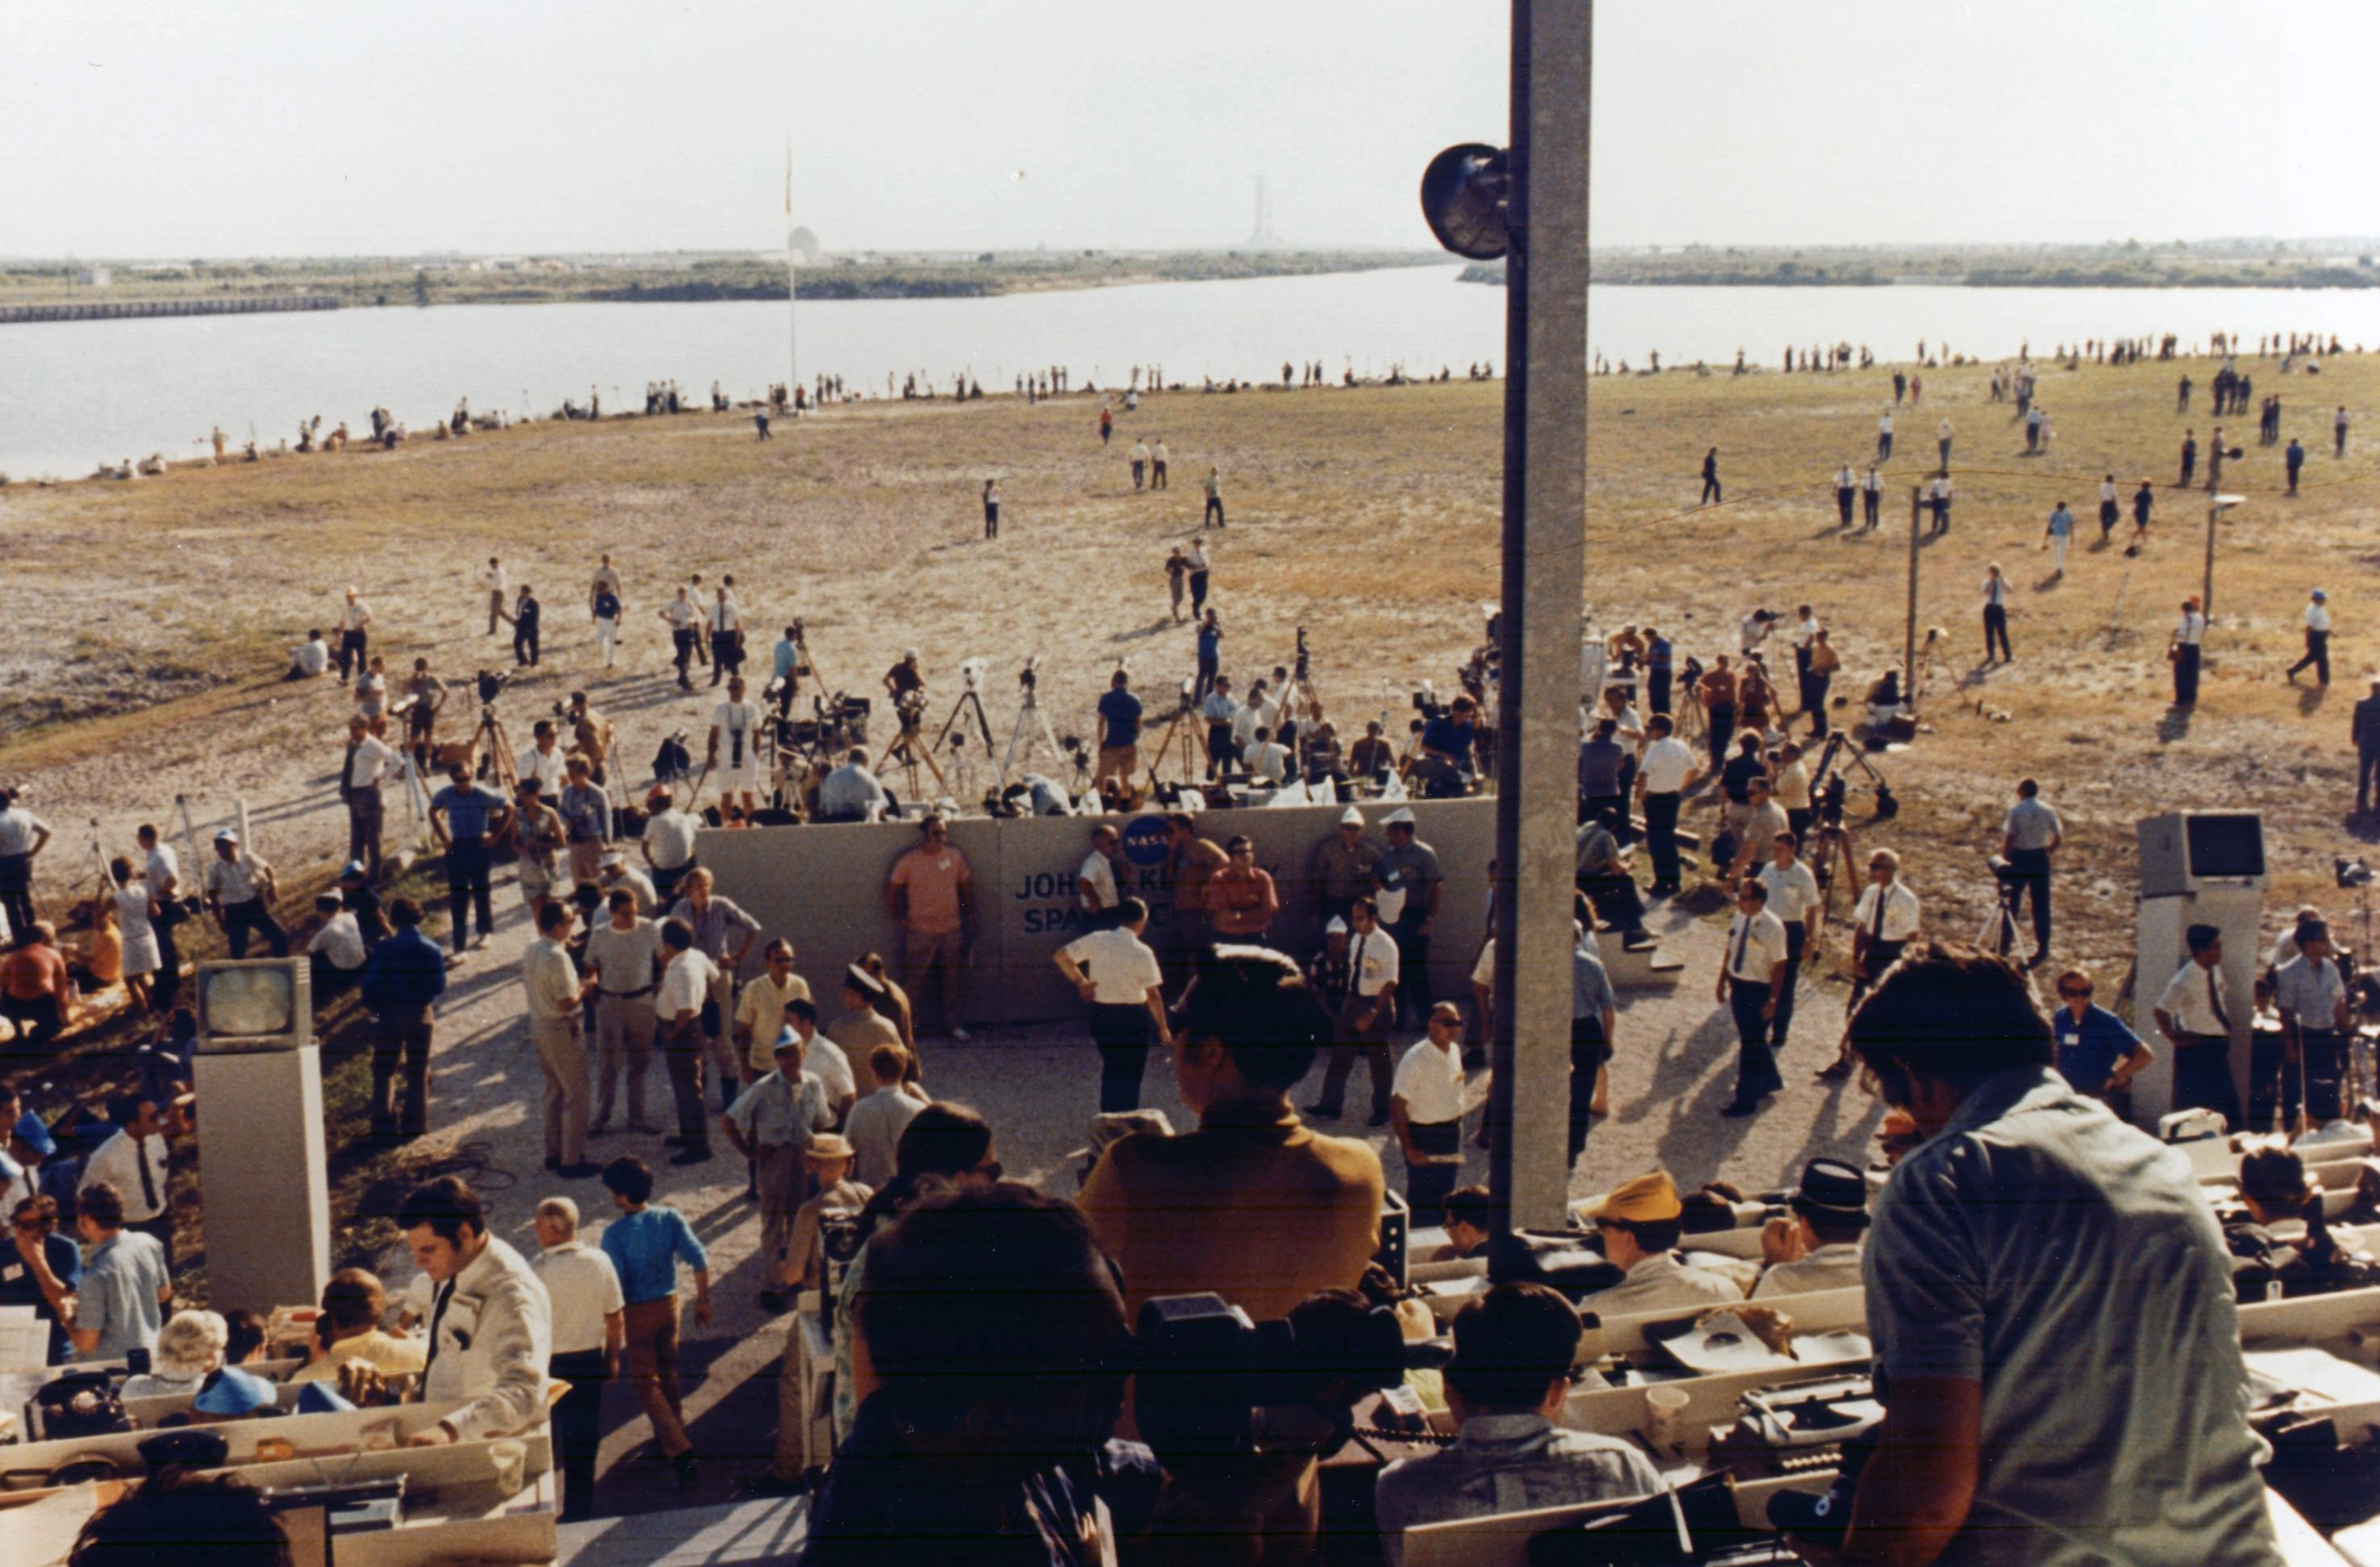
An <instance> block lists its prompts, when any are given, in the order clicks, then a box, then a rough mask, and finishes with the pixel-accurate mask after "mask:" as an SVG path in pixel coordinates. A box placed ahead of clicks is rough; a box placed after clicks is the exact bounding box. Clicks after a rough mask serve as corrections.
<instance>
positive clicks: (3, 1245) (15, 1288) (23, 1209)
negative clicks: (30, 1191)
mask: <svg viewBox="0 0 2380 1567" xmlns="http://www.w3.org/2000/svg"><path fill="white" fill-rule="evenodd" d="M7 1216H8V1222H9V1227H10V1228H9V1233H8V1239H7V1241H6V1242H0V1306H30V1307H32V1308H33V1315H34V1317H35V1318H37V1319H38V1320H40V1321H45V1322H47V1323H48V1324H49V1363H50V1364H51V1365H54V1366H55V1365H64V1364H65V1363H66V1362H67V1361H71V1360H73V1358H74V1346H73V1341H72V1340H71V1339H69V1338H68V1337H67V1335H66V1323H65V1321H64V1318H63V1314H62V1313H61V1312H60V1311H59V1306H60V1305H61V1304H62V1303H63V1302H64V1301H65V1299H66V1297H67V1296H69V1295H73V1293H74V1291H75V1288H76V1287H77V1286H78V1285H79V1284H80V1283H81V1282H82V1278H83V1254H82V1253H81V1252H80V1251H78V1250H77V1249H76V1248H75V1245H74V1242H73V1241H71V1240H69V1239H67V1238H66V1237H65V1236H63V1235H60V1234H59V1233H58V1203H57V1202H56V1201H54V1200H53V1199H51V1198H47V1197H25V1198H20V1200H18V1201H17V1202H12V1203H10V1204H9V1205H8V1215H7Z"/></svg>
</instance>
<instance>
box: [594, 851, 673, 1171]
mask: <svg viewBox="0 0 2380 1567" xmlns="http://www.w3.org/2000/svg"><path fill="white" fill-rule="evenodd" d="M605 902H606V904H607V905H608V907H609V908H610V910H611V918H610V920H609V921H607V922H606V923H603V924H601V925H598V926H596V927H595V928H594V929H593V930H591V931H589V932H588V936H587V969H588V974H589V975H590V976H593V978H594V980H595V1077H596V1082H597V1084H598V1086H597V1089H596V1095H595V1117H594V1119H593V1120H592V1121H589V1122H588V1123H587V1130H588V1133H589V1134H593V1133H596V1132H604V1131H609V1130H610V1129H611V1124H612V1102H613V1097H614V1096H615V1093H616V1092H617V1090H618V1088H619V1083H620V1079H621V1077H622V1076H623V1075H625V1076H626V1077H627V1078H628V1130H629V1131H631V1132H644V1133H654V1132H658V1131H659V1130H660V1128H659V1127H657V1126H655V1125H653V1124H652V1123H651V1122H649V1121H648V1120H647V1119H646V1117H645V1107H644V1081H645V1076H646V1073H647V1072H648V1071H649V1070H650V1069H651V1068H652V1066H653V1028H654V1018H653V991H654V981H655V976H656V973H657V966H656V963H657V960H658V959H659V957H660V955H661V927H660V926H659V925H657V924H655V923H653V922H652V921H651V920H646V919H640V918H639V917H638V913H637V902H636V895H635V894H634V893H632V892H630V891H629V890H628V888H626V887H615V888H614V889H613V890H612V892H611V894H610V896H608V897H607V898H606V899H605Z"/></svg>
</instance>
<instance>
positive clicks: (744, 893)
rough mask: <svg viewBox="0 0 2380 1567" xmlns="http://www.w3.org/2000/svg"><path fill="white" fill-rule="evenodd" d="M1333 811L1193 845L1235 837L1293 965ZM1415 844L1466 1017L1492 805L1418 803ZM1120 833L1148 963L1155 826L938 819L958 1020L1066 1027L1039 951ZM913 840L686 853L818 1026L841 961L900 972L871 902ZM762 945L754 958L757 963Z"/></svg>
mask: <svg viewBox="0 0 2380 1567" xmlns="http://www.w3.org/2000/svg"><path fill="white" fill-rule="evenodd" d="M1341 809H1342V807H1339V806H1336V805H1313V806H1306V805H1302V806H1289V807H1284V808H1282V809H1278V810H1272V809H1258V810H1228V811H1209V812H1205V813H1203V814H1202V816H1201V818H1200V824H1199V831H1200V835H1201V836H1203V837H1207V838H1210V839H1212V840H1214V841H1215V842H1216V843H1223V842H1224V841H1225V840H1227V839H1229V838H1230V837H1231V836H1232V835H1233V834H1235V833H1242V832H1244V833H1246V834H1248V836H1249V837H1250V838H1251V839H1253V840H1254V841H1255V843H1256V858H1257V863H1258V864H1260V865H1262V866H1263V868H1264V869H1265V870H1268V871H1270V872H1271V873H1272V876H1273V881H1274V883H1275V885H1276V888H1277V889H1278V890H1279V893H1280V898H1281V913H1280V917H1279V919H1277V920H1276V922H1275V923H1274V926H1273V933H1272V944H1273V945H1275V946H1276V947H1279V948H1280V949H1282V950H1284V951H1286V952H1288V953H1289V955H1290V956H1291V957H1294V958H1296V959H1298V960H1299V961H1300V962H1301V963H1302V962H1303V961H1304V960H1305V958H1306V957H1308V956H1309V955H1310V954H1311V953H1312V952H1313V950H1314V949H1316V947H1318V946H1319V945H1320V943H1321V932H1320V930H1319V929H1318V928H1317V926H1316V921H1315V919H1314V915H1313V909H1314V896H1315V889H1314V887H1313V885H1312V884H1311V883H1309V882H1308V881H1307V879H1306V863H1307V860H1306V857H1307V856H1308V854H1309V853H1311V852H1312V850H1313V848H1314V846H1315V845H1316V843H1321V842H1322V841H1323V840H1324V839H1326V838H1329V836H1331V835H1332V834H1333V833H1335V832H1336V831H1337V830H1338V825H1339V816H1340V812H1341ZM1394 809H1395V807H1394V806H1388V805H1378V806H1366V807H1365V808H1364V815H1365V817H1367V818H1368V822H1369V825H1368V826H1367V828H1366V836H1367V837H1369V838H1370V839H1371V840H1372V841H1373V842H1375V843H1379V844H1380V845H1381V846H1382V847H1383V848H1384V847H1386V846H1387V841H1388V840H1387V835H1386V833H1385V832H1383V831H1382V830H1381V828H1380V827H1379V825H1378V824H1379V822H1380V821H1381V819H1382V817H1386V816H1387V815H1388V814H1389V813H1390V811H1392V810H1394ZM1412 810H1413V814H1414V817H1415V818H1416V821H1417V824H1418V826H1419V829H1420V832H1421V841H1422V842H1423V843H1428V844H1430V845H1431V846H1432V847H1433V848H1435V850H1436V851H1437V854H1438V863H1439V866H1440V868H1441V869H1442V870H1444V871H1445V873H1446V892H1445V896H1444V897H1443V898H1442V899H1441V901H1440V903H1439V909H1438V920H1437V925H1436V928H1435V933H1434V936H1433V940H1432V944H1431V953H1430V956H1431V965H1430V966H1431V972H1432V980H1433V988H1434V989H1435V992H1436V994H1437V995H1439V996H1441V997H1448V998H1452V999H1456V1000H1460V1001H1461V1002H1463V1003H1465V1004H1466V1007H1467V1006H1468V1003H1469V1001H1470V997H1471V967H1472V964H1473V963H1474V961H1476V959H1477V958H1478V955H1479V945H1480V943H1481V941H1482V940H1484V939H1485V938H1486V936H1487V901H1488V860H1489V859H1490V858H1492V857H1493V856H1494V852H1495V849H1494V845H1495V829H1496V818H1495V803H1494V802H1493V801H1492V800H1488V799H1484V798H1482V799H1472V800H1436V801H1417V802H1414V803H1413V804H1412ZM1103 819H1104V820H1106V821H1109V822H1112V823H1113V824H1114V825H1115V826H1116V827H1117V829H1118V830H1120V831H1121V832H1122V833H1123V835H1124V853H1125V866H1126V871H1125V873H1123V874H1120V875H1118V876H1117V885H1118V887H1119V889H1120V890H1121V891H1122V892H1123V893H1125V894H1127V895H1129V896H1139V897H1141V898H1143V899H1144V900H1146V901H1147V903H1148V904H1149V906H1150V908H1151V910H1153V913H1152V917H1151V920H1150V923H1149V940H1150V943H1151V945H1153V946H1155V947H1156V948H1157V949H1158V951H1159V952H1160V953H1162V952H1164V951H1165V950H1166V949H1167V947H1168V944H1169V943H1170V940H1171V939H1172V930H1171V926H1172V919H1173V895H1172V889H1171V886H1170V883H1169V882H1168V881H1167V877H1166V870H1165V822H1164V818H1163V817H1160V816H1157V815H1153V814H1143V815H1138V816H1131V817H1104V818H1102V817H1018V818H1016V819H1013V820H994V819H988V818H985V817H959V818H958V819H957V820H954V821H952V822H951V823H950V839H949V842H950V846H951V847H953V848H955V849H957V850H958V851H959V853H961V854H963V855H965V856H966V857H967V860H968V863H969V865H970V866H972V868H973V870H974V912H975V944H974V947H973V948H972V951H971V953H970V970H969V994H968V997H967V1002H966V1008H965V1010H966V1019H965V1020H966V1021H968V1022H970V1023H977V1022H983V1023H1029V1022H1040V1021H1046V1020H1050V1019H1055V1018H1070V1017H1074V1016H1079V1015H1080V1013H1081V1011H1082V1003H1081V999H1080V998H1079V997H1078V996H1077V995H1076V993H1075V991H1074V989H1073V988H1072V987H1071V986H1069V985H1067V984H1066V982H1065V980H1064V976H1061V975H1060V974H1059V973H1058V971H1057V967H1056V965H1055V964H1054V963H1051V954H1053V953H1054V952H1056V951H1057V949H1059V948H1060V947H1063V946H1064V945H1065V944H1066V943H1067V942H1069V941H1071V940H1073V939H1074V938H1075V936H1078V935H1079V934H1081V931H1082V916H1081V914H1080V913H1079V911H1078V904H1077V901H1076V897H1075V871H1076V870H1077V868H1078V867H1079V866H1080V865H1081V864H1082V861H1083V857H1084V856H1086V855H1088V854H1089V853H1091V829H1092V827H1093V826H1095V825H1096V824H1097V823H1098V822H1099V821H1100V820H1103ZM918 842H919V839H918V829H917V826H916V824H915V823H913V822H887V823H881V824H875V825H868V824H861V823H840V824H817V825H809V826H801V827H767V828H746V829H743V830H737V831H733V832H723V831H722V832H705V833H704V834H702V838H701V843H700V844H699V847H698V850H697V852H698V853H699V855H700V857H701V860H702V863H703V864H705V865H707V866H708V867H709V868H710V870H711V872H712V874H713V875H714V876H715V877H716V878H717V881H718V889H719V892H720V895H721V896H723V897H729V898H733V899H734V901H735V902H737V903H739V904H741V905H742V906H743V907H744V908H745V909H746V910H748V911H749V912H750V913H751V915H752V917H753V918H754V919H756V920H759V921H760V923H761V925H762V927H763V928H764V930H765V931H766V933H767V935H768V936H784V937H786V938H787V940H789V941H791V942H792V943H793V945H794V954H795V957H794V967H795V969H796V970H797V971H798V972H799V973H800V974H801V975H802V976H804V977H805V978H807V979H808V980H809V981H810V983H811V987H812V989H813V990H817V991H821V992H823V994H822V995H821V998H820V1000H821V1005H822V1007H823V1008H824V1010H826V1012H827V1013H828V1014H829V1015H830V1016H831V1015H832V1013H833V1011H834V1009H835V1003H834V1000H833V995H832V991H833V989H834V987H835V986H836V985H837V984H839V983H840V977H839V976H840V974H841V972H842V968H843V965H844V964H846V963H850V962H852V961H853V959H855V958H857V957H858V956H859V955H860V954H861V953H863V952H867V951H876V952H881V953H882V954H883V955H884V958H885V961H886V963H888V964H890V965H891V967H892V969H893V973H894V974H895V975H896V976H898V974H899V973H900V968H901V939H900V932H899V930H898V929H897V928H896V927H895V926H894V925H893V913H892V910H891V908H890V907H889V906H888V905H887V904H886V902H885V898H884V883H885V878H886V877H887V876H889V875H890V874H891V873H892V870H893V861H894V860H896V859H898V858H899V857H901V856H902V855H904V854H906V852H907V851H908V850H909V849H910V848H912V847H914V846H915V845H916V844H917V843H918ZM758 951H759V948H758V947H757V946H756V947H755V948H754V952H755V960H754V962H755V966H756V967H757V962H758V959H757V954H758Z"/></svg>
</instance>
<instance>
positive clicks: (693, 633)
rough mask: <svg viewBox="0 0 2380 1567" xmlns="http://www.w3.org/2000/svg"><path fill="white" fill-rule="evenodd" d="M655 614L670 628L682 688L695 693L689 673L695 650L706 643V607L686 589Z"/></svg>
mask: <svg viewBox="0 0 2380 1567" xmlns="http://www.w3.org/2000/svg"><path fill="white" fill-rule="evenodd" d="M655 614H657V615H659V616H660V617H661V618H662V619H663V620H664V621H665V622H667V623H668V627H669V644H670V646H671V648H672V649H673V661H674V662H675V663H676V665H677V668H678V689H679V690H681V691H692V690H693V689H694V676H693V675H692V674H690V673H688V672H687V671H689V670H690V669H691V668H692V666H693V664H694V652H695V649H696V648H698V647H699V646H701V644H702V623H703V612H702V608H701V606H700V605H698V604H695V603H694V600H693V599H691V598H688V597H687V596H686V590H685V589H683V588H681V589H679V590H678V596H677V597H676V598H674V599H671V600H670V601H669V602H668V604H663V605H662V606H661V607H660V608H659V609H658V610H656V611H655Z"/></svg>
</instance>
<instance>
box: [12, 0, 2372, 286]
mask: <svg viewBox="0 0 2380 1567" xmlns="http://www.w3.org/2000/svg"><path fill="white" fill-rule="evenodd" d="M1541 3H1553V0H1541ZM1596 22H1597V36H1596V60H1595V64H1596V100H1595V148H1594V153H1595V158H1594V163H1595V173H1594V179H1595V213H1594V223H1595V228H1594V232H1595V239H1596V241H1597V243H1599V244H1614V245H1622V244H1626V245H1633V244H1643V243H1648V242H1649V243H1661V244H1676V243H1684V242H1687V241H1694V240H1700V241H1704V242H1711V243H1725V242H1741V243H1749V244H1777V243H1816V242H1823V241H1845V242H1866V241H1963V240H2080V241H2092V240H2098V239H2103V238H2122V237H2125V236H2128V235H2136V236H2138V237H2141V238H2143V239H2148V238H2172V237H2175V236H2185V237H2205V236H2209V235H2217V234H2241V233H2275V234H2281V235H2292V234H2315V233H2340V232H2380V180H2373V179H2370V178H2369V177H2368V174H2367V173H2366V171H2365V170H2364V169H2363V168H2362V167H2361V166H2360V165H2361V158H2362V154H2363V153H2364V151H2365V146H2366V138H2367V135H2368V131H2367V123H2366V121H2365V119H2364V113H2365V112H2366V110H2367V108H2368V105H2367V104H2366V102H2365V100H2364V92H2365V90H2366V89H2364V88H2361V87H2359V86H2354V85H2353V80H2354V77H2355V75H2356V73H2357V72H2358V71H2359V70H2360V69H2361V62H2364V61H2368V60H2371V59H2372V58H2373V53H2374V49H2373V46H2374V45H2375V44H2380V7H2373V5H2371V4H2370V0H2299V3H2296V4H2291V5H2281V4H2278V3H2273V0H2228V3H2225V4H2220V5H2217V4H2215V3H2212V0H2083V3H2081V4H2071V5H2063V6H2060V5H2033V6H2029V7H2016V6H2011V5H2007V4H2004V3H1992V0H1822V3H1821V4H1817V5H1807V4H1804V5H1787V4H1783V3H1773V0H1605V4H1603V5H1602V6H1601V7H1598V15H1597V19H1596ZM1506 27H1507V11H1506V9H1505V7H1502V6H1500V5H1495V4H1489V3H1484V0H1435V3H1430V4H1423V3H1419V0H1196V3H1174V0H1147V3H1143V0H1105V3H1102V4H1092V3H1089V0H968V3H960V0H932V3H929V0H836V3H826V0H767V3H757V0H703V3H701V4H695V5H677V6H671V5H664V4H660V3H657V0H572V3H570V4H561V3H549V0H469V3H450V0H398V3H396V4H390V5H341V6H332V7H323V6H319V5H298V4H269V3H264V0H215V3H211V4H210V3H206V0H201V3H198V4H192V5H180V6H163V5H158V4H155V3H154V0H146V3H142V4H137V5H136V4H120V3H117V0H72V3H70V4H62V5H61V4H56V3H54V0H0V255H18V256H31V255H60V254H65V253H70V252H71V253H75V254H80V255H88V256H104V255H112V256H135V257H139V256H159V257H191V256H224V255H255V254H292V253H314V254H343V253H389V252H397V253H410V252H416V251H423V250H434V249H460V250H466V251H492V250H503V251H509V250H597V249H650V248H672V247H685V248H712V247H732V248H742V247H756V248H757V247H765V246H774V245H776V244H778V243H780V241H781V239H782V236H783V232H784V219H783V185H784V158H785V151H784V149H785V142H786V139H787V135H788V134H790V135H791V136H792V138H793V139H794V143H795V159H796V165H797V168H796V176H795V179H796V190H795V206H796V211H797V214H798V217H799V218H800V220H801V221H803V222H805V223H807V224H809V225H810V226H811V227H813V229H815V230H816V232H818V234H819V236H820V238H821V240H822V242H823V243H824V244H825V245H826V246H828V247H829V248H831V249H845V248H849V249H856V248H861V247H865V246H878V247H937V248H939V247H967V248H972V247H976V246H1031V245H1035V244H1040V243H1047V244H1049V245H1051V246H1196V245H1230V244H1236V243H1239V242H1241V241H1243V240H1245V239H1246V238H1247V237H1248V235H1249V231H1250V227H1251V222H1252V215H1253V194H1252V193H1253V177H1254V176H1255V175H1256V174H1258V173H1260V172H1261V173H1263V174H1264V175H1266V176H1267V177H1268V178H1269V179H1270V182H1271V188H1272V193H1273V205H1274V211H1275V227H1276V230H1277V232H1279V234H1280V236H1281V238H1282V239H1283V240H1284V241H1287V242H1289V243H1292V244H1316V245H1319V244H1350V245H1384V246H1420V245H1424V244H1426V243H1427V236H1426V233H1425V232H1424V231H1423V229H1422V227H1421V222H1420V219H1419V218H1418V216H1417V215H1416V212H1415V207H1414V198H1413V190H1414V184H1415V180H1416V179H1417V177H1418V176H1419V174H1420V171H1421V166H1422V165H1423V163H1424V162H1426V161H1427V159H1428V157H1429V156H1430V154H1431V153H1434V152H1435V151H1436V150H1437V149H1438V148H1439V147H1441V146H1444V145H1445V144H1447V143H1448V142H1451V141H1458V140H1472V139H1476V140H1486V141H1501V140H1502V139H1503V134H1502V127H1503V126H1504V123H1505V121H1504V113H1505V80H1504V72H1505V46H1506V36H1505V34H1506Z"/></svg>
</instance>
